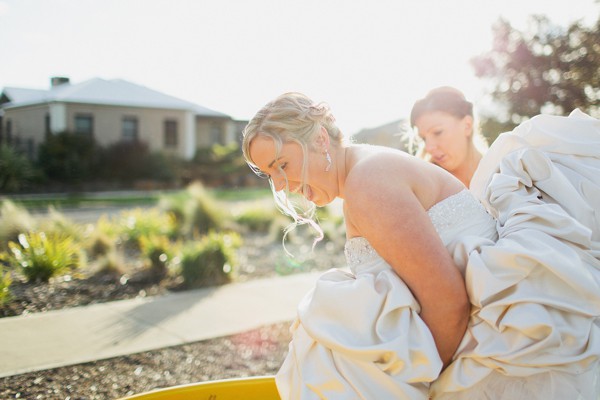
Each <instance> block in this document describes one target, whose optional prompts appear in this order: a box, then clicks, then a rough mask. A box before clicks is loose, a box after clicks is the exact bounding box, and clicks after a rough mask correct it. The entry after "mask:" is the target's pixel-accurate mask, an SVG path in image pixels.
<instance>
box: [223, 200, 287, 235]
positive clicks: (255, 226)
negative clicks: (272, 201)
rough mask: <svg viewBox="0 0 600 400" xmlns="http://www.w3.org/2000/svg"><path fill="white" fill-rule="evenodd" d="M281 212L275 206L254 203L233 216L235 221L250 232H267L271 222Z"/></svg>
mask: <svg viewBox="0 0 600 400" xmlns="http://www.w3.org/2000/svg"><path fill="white" fill-rule="evenodd" d="M279 217H281V213H280V212H279V211H278V210H277V209H276V208H275V207H264V206H261V205H256V206H254V207H249V208H245V209H244V210H242V211H241V212H240V213H239V214H237V215H236V216H235V217H234V220H235V222H236V223H238V224H239V225H241V226H244V227H246V228H247V229H248V230H250V231H252V232H262V233H265V232H269V229H270V227H271V224H272V223H273V221H274V220H275V219H277V218H279Z"/></svg>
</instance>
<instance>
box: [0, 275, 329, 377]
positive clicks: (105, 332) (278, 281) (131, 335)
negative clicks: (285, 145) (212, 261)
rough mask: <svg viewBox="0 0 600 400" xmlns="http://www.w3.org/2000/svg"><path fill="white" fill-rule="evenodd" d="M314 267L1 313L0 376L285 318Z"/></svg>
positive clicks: (305, 288)
mask: <svg viewBox="0 0 600 400" xmlns="http://www.w3.org/2000/svg"><path fill="white" fill-rule="evenodd" d="M318 275H320V273H310V274H297V275H290V276H287V277H275V278H268V279H259V280H252V281H249V282H245V283H234V284H229V285H225V286H222V287H217V288H207V289H198V290H192V291H186V292H181V293H173V294H169V295H166V296H159V297H154V298H152V297H151V298H140V299H133V300H121V301H115V302H110V303H104V304H95V305H90V306H84V307H76V308H71V309H66V310H59V311H49V312H45V313H35V314H30V315H25V316H18V317H9V318H1V319H0V377H6V376H12V375H17V374H22V373H26V372H32V371H39V370H44V369H49V368H56V367H61V366H65V365H73V364H79V363H83V362H88V361H93V360H100V359H105V358H111V357H116V356H122V355H126V354H133V353H138V352H141V351H147V350H154V349H159V348H162V347H168V346H174V345H180V344H184V343H190V342H196V341H199V340H204V339H209V338H214V337H220V336H226V335H231V334H235V333H240V332H244V331H248V330H251V329H254V328H257V327H260V326H262V325H268V324H273V323H277V322H282V321H288V320H292V319H293V318H294V316H295V313H296V306H297V304H298V302H299V301H300V299H301V298H302V296H303V295H304V294H305V293H306V292H307V291H308V290H309V289H310V288H311V287H312V286H313V284H314V282H315V280H316V279H317V277H318Z"/></svg>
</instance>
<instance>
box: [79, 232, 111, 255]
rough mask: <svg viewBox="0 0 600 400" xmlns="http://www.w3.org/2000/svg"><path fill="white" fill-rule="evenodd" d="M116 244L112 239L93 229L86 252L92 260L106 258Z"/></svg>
mask: <svg viewBox="0 0 600 400" xmlns="http://www.w3.org/2000/svg"><path fill="white" fill-rule="evenodd" d="M115 248H116V243H115V239H114V237H111V236H109V235H108V234H106V233H104V232H102V231H100V230H98V229H95V230H94V231H93V232H92V233H91V235H90V237H89V239H88V242H87V246H86V250H87V252H88V254H89V255H90V256H91V257H92V258H99V257H103V256H106V255H107V254H109V253H110V252H112V251H114V250H115Z"/></svg>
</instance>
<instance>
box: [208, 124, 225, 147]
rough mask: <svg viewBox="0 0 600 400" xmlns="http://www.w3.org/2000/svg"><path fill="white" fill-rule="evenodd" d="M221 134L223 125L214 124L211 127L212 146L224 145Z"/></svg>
mask: <svg viewBox="0 0 600 400" xmlns="http://www.w3.org/2000/svg"><path fill="white" fill-rule="evenodd" d="M221 133H222V130H221V125H217V124H213V125H212V126H211V127H210V144H211V145H213V144H216V143H219V144H223V143H222V140H221Z"/></svg>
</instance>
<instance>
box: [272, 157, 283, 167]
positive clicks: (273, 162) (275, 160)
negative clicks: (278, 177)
mask: <svg viewBox="0 0 600 400" xmlns="http://www.w3.org/2000/svg"><path fill="white" fill-rule="evenodd" d="M279 160H281V157H278V158H276V159H274V160H273V161H271V164H269V168H272V167H273V164H275V163H276V162H277V161H279Z"/></svg>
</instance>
